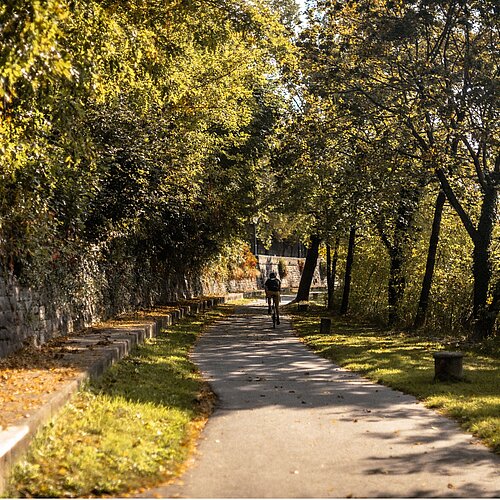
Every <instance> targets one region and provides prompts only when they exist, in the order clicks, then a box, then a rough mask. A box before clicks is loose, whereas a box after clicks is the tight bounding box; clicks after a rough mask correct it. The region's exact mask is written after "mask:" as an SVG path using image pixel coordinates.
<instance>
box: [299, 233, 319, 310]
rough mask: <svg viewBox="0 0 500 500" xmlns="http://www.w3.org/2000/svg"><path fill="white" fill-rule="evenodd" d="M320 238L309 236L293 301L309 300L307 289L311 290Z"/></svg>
mask: <svg viewBox="0 0 500 500" xmlns="http://www.w3.org/2000/svg"><path fill="white" fill-rule="evenodd" d="M320 243H321V239H320V238H319V237H318V236H315V235H313V236H311V245H310V246H309V248H308V249H307V255H306V262H305V264H304V269H303V271H302V276H301V277H300V283H299V290H298V292H297V296H296V297H295V300H294V302H301V301H307V300H309V291H310V290H311V283H312V280H313V276H314V270H315V269H316V264H317V263H318V252H319V244H320Z"/></svg>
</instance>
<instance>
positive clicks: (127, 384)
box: [8, 306, 232, 497]
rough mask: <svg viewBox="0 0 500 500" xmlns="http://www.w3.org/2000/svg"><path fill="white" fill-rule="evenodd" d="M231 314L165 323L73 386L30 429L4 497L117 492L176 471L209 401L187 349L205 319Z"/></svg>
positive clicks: (221, 310) (154, 481)
mask: <svg viewBox="0 0 500 500" xmlns="http://www.w3.org/2000/svg"><path fill="white" fill-rule="evenodd" d="M231 311H232V308H231V307H228V306H223V307H221V308H218V309H215V310H212V311H210V312H207V313H205V314H204V315H203V317H202V319H200V318H199V317H198V318H196V319H195V318H186V319H185V320H183V321H181V322H180V323H179V324H177V325H175V326H172V327H169V328H168V329H166V330H165V331H164V332H163V333H162V334H160V335H159V336H158V337H156V338H154V339H150V340H148V341H147V342H146V343H145V344H144V345H142V346H140V347H138V348H137V349H135V350H134V351H133V353H132V354H131V355H130V356H128V357H127V358H125V359H123V360H122V361H121V362H119V363H117V364H115V365H114V366H113V367H111V368H110V369H109V370H108V371H107V372H106V373H105V375H104V376H103V377H102V378H101V379H99V380H97V381H94V382H92V383H91V384H89V385H88V386H87V387H86V388H84V389H83V390H82V391H80V392H79V393H78V394H77V395H76V396H75V397H74V398H73V399H72V401H71V403H70V404H68V405H66V406H65V407H64V409H63V410H62V412H61V413H60V414H59V415H58V417H57V418H56V419H54V420H53V421H52V422H51V423H50V424H49V425H48V426H46V427H45V428H44V429H42V430H41V432H39V433H38V435H37V436H36V438H35V440H34V441H33V443H32V445H31V447H30V451H29V453H28V455H27V457H26V459H25V460H24V461H23V462H21V463H20V464H19V465H18V466H17V467H16V468H15V469H14V472H13V475H12V478H11V488H10V490H9V491H8V494H9V496H11V497H89V496H103V495H111V496H119V495H120V494H122V495H123V494H124V493H127V492H129V491H131V490H139V489H142V488H147V487H151V486H153V485H155V484H157V483H158V482H164V481H167V480H168V479H170V478H172V477H174V476H176V475H177V474H178V473H179V472H180V470H181V468H182V466H183V464H184V462H185V460H186V458H187V457H188V455H189V453H190V451H191V449H192V446H193V441H194V437H195V436H196V435H197V432H198V431H199V430H200V428H201V426H202V425H203V422H204V421H205V420H206V417H207V413H208V411H209V410H210V401H211V395H210V393H209V390H208V388H207V386H206V384H205V383H204V382H203V380H202V378H201V376H200V374H199V373H198V370H197V368H196V366H195V365H193V364H192V363H191V362H190V361H189V358H188V355H189V351H190V349H191V348H192V346H193V344H194V342H195V340H196V338H197V336H198V335H199V333H200V332H201V331H202V329H203V328H204V327H205V326H206V325H207V324H209V323H211V322H213V321H215V320H216V319H219V318H221V317H222V316H223V315H225V314H227V313H229V312H231Z"/></svg>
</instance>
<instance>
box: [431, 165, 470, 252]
mask: <svg viewBox="0 0 500 500" xmlns="http://www.w3.org/2000/svg"><path fill="white" fill-rule="evenodd" d="M436 175H437V177H438V179H439V182H440V184H441V187H442V189H443V191H444V193H445V194H446V198H447V199H448V201H449V202H450V205H451V206H452V207H453V208H454V209H455V211H456V212H457V214H458V216H459V217H460V220H461V221H462V224H463V225H464V227H465V229H466V231H467V233H469V236H470V237H471V239H472V241H473V242H476V240H477V238H478V232H477V229H476V228H475V227H474V224H473V223H472V220H471V218H470V217H469V215H468V214H467V212H466V211H465V210H464V208H463V207H462V205H461V203H460V201H459V200H458V198H457V197H456V196H455V193H454V192H453V188H452V187H451V185H450V183H449V182H448V179H447V178H446V175H445V173H444V172H443V170H442V169H441V168H437V169H436Z"/></svg>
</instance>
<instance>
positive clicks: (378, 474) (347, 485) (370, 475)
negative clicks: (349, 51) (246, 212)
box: [142, 301, 500, 498]
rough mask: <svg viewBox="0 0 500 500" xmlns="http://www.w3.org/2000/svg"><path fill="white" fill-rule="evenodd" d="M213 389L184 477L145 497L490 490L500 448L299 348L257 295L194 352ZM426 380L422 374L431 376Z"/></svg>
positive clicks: (496, 483) (499, 486) (496, 484)
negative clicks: (213, 400)
mask: <svg viewBox="0 0 500 500" xmlns="http://www.w3.org/2000/svg"><path fill="white" fill-rule="evenodd" d="M193 360H195V362H196V363H197V365H198V366H199V367H200V369H201V371H202V374H203V376H204V377H205V378H206V379H207V380H208V382H209V383H210V385H211V387H212V389H213V390H214V392H215V393H216V394H217V396H218V402H217V406H216V409H215V411H214V413H213V414H212V416H211V417H210V419H209V420H208V423H207V425H206V426H205V428H204V430H203V432H202V434H201V439H200V443H199V446H198V448H197V453H196V454H195V456H194V458H193V460H192V463H191V466H190V467H189V468H188V469H187V471H186V473H185V474H184V475H183V476H182V478H181V481H179V482H176V481H174V482H173V483H172V484H170V485H168V486H166V487H160V488H155V489H152V490H149V491H146V492H144V494H143V495H142V496H144V497H156V496H159V497H177V496H181V497H191V498H197V497H204V498H213V497H216V498H225V497H233V498H235V497H236V498H238V497H254V498H261V497H262V498H269V497H302V498H310V497H317V498H322V497H450V496H453V497H495V496H497V495H498V492H499V491H500V477H499V471H500V467H499V466H500V457H498V456H497V455H495V454H494V453H492V452H491V451H489V450H488V449H487V448H486V447H484V446H483V445H482V444H481V443H480V442H479V441H477V440H476V439H474V438H473V436H471V435H470V434H466V433H464V432H462V431H461V430H460V429H459V427H458V426H457V424H456V423H455V422H453V421H452V420H449V419H447V418H445V417H443V416H441V415H439V414H438V413H436V412H435V411H433V410H430V409H428V408H425V407H424V406H423V405H422V404H421V403H420V402H419V401H418V400H416V399H415V398H414V397H412V396H409V395H406V394H404V393H402V392H399V391H395V390H393V389H390V388H388V387H384V386H382V385H378V384H375V383H373V382H371V381H369V380H367V379H365V378H362V377H360V376H359V375H357V374H355V373H353V372H350V371H347V370H345V369H343V368H341V367H339V366H336V365H334V364H332V363H331V362H330V361H328V360H326V359H324V358H321V357H319V356H317V355H316V354H314V353H313V352H311V351H310V350H308V349H307V348H306V347H305V346H304V344H303V342H301V341H300V339H298V338H297V336H296V334H295V333H294V331H293V330H292V328H291V324H290V322H289V320H287V319H286V318H283V321H282V323H281V325H280V326H279V327H278V328H276V329H273V328H272V325H271V322H270V319H269V316H267V315H266V314H265V306H264V302H263V301H261V302H260V303H259V304H257V305H256V306H252V307H249V306H245V307H242V308H240V309H239V310H238V311H237V314H236V315H234V316H231V317H227V318H225V319H223V320H221V321H220V322H217V323H215V324H213V325H212V326H211V327H209V328H208V330H207V331H206V332H205V334H204V335H203V336H202V337H201V338H200V341H199V342H198V343H197V345H196V348H195V351H194V353H193ZM430 382H431V381H430Z"/></svg>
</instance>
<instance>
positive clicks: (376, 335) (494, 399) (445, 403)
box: [292, 310, 500, 453]
mask: <svg viewBox="0 0 500 500" xmlns="http://www.w3.org/2000/svg"><path fill="white" fill-rule="evenodd" d="M321 314H324V310H323V311H321V310H316V311H309V312H307V313H304V314H299V313H293V314H292V320H293V326H294V328H295V329H296V330H297V332H298V334H299V336H300V337H301V338H302V340H303V341H304V342H305V343H306V344H307V345H308V346H309V347H310V348H311V349H313V350H314V351H315V352H317V353H318V354H320V355H321V356H323V357H325V358H327V359H330V360H332V361H333V362H335V363H337V364H339V365H340V366H343V367H344V368H347V369H349V370H352V371H356V372H358V373H360V374H362V375H363V376H366V377H367V378H369V379H371V380H374V381H376V382H378V383H381V384H384V385H387V386H390V387H392V388H394V389H397V390H400V391H402V392H405V393H407V394H412V395H414V396H416V397H417V398H419V399H421V400H422V401H423V402H424V404H426V405H427V406H429V407H431V408H436V409H438V410H439V411H442V412H443V413H445V414H446V415H448V416H450V417H453V418H455V419H456V420H458V421H459V422H460V423H461V425H462V426H463V428H464V429H466V430H468V431H470V432H472V433H474V434H475V435H477V436H478V437H480V438H481V439H482V440H483V441H484V442H485V443H486V444H487V445H489V446H490V447H491V448H492V449H493V450H494V451H496V452H497V453H500V360H499V359H498V358H496V357H494V356H493V355H491V356H488V355H484V354H481V353H478V352H476V351H468V352H465V357H464V374H465V380H464V381H463V382H459V383H444V382H435V381H434V359H433V356H432V354H433V352H436V351H440V350H443V348H444V346H443V345H442V344H441V343H439V342H437V341H432V340H429V339H427V338H420V337H414V336H413V337H412V336H409V335H407V334H405V333H403V332H393V331H385V330H383V329H379V328H376V327H373V326H369V325H368V326H367V325H364V324H359V325H357V324H355V323H351V322H347V321H345V320H341V319H339V318H332V334H331V335H319V334H318V331H319V322H320V316H321ZM489 352H494V351H493V350H492V349H491V348H490V349H489Z"/></svg>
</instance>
